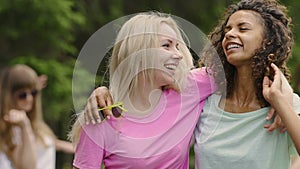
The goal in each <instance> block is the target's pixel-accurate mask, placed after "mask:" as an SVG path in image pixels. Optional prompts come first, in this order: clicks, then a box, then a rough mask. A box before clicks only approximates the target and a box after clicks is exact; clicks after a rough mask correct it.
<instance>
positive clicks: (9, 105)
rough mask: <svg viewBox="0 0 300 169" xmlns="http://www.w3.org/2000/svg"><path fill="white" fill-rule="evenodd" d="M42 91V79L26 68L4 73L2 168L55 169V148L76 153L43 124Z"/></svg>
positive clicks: (0, 117) (0, 92) (1, 94)
mask: <svg viewBox="0 0 300 169" xmlns="http://www.w3.org/2000/svg"><path fill="white" fill-rule="evenodd" d="M40 90H41V84H40V79H39V77H38V76H37V74H36V72H35V71H34V70H33V69H32V68H30V67H28V66H26V65H21V64H18V65H15V66H12V67H10V68H7V69H5V70H3V71H2V72H1V79H0V138H1V139H0V168H5V169H11V168H12V169H27V168H28V169H35V168H37V169H54V168H55V153H56V151H55V150H56V149H57V150H62V151H64V152H68V153H72V152H73V151H74V150H73V148H72V145H71V144H70V143H69V142H66V141H62V140H58V139H57V138H56V137H55V135H54V134H53V132H52V131H51V129H50V128H49V127H48V126H47V124H46V123H45V122H44V120H43V113H42V107H41V91H40Z"/></svg>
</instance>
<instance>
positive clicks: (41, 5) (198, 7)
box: [0, 0, 300, 169]
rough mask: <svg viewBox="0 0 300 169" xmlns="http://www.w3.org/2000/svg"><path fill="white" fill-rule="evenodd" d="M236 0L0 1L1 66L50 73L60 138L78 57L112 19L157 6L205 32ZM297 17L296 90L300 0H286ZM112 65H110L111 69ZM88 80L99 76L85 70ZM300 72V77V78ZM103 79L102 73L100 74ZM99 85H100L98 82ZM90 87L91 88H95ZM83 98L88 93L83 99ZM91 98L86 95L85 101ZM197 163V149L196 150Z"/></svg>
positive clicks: (49, 109) (62, 168) (70, 112)
mask: <svg viewBox="0 0 300 169" xmlns="http://www.w3.org/2000/svg"><path fill="white" fill-rule="evenodd" d="M232 2H236V1H231V0H209V1H208V0H164V1H162V0H151V1H150V0H149V1H142V0H126V1H125V0H0V21H1V24H0V70H1V68H3V67H5V66H9V65H13V64H16V63H23V64H27V65H29V66H31V67H32V68H34V69H35V70H36V71H37V72H38V74H39V75H41V74H45V75H47V76H48V82H47V87H46V88H45V89H44V90H43V111H44V118H45V121H46V122H47V123H48V124H49V125H50V126H51V128H52V129H53V130H54V132H55V134H56V135H57V136H58V137H59V138H60V139H64V140H66V139H67V133H68V131H69V130H70V126H71V124H72V122H73V121H72V119H73V116H74V113H75V111H74V107H73V101H72V75H73V67H74V64H75V61H76V58H77V56H78V54H79V52H80V50H81V48H82V47H83V45H84V43H85V42H86V41H87V40H88V38H89V37H90V36H91V35H92V34H93V33H94V32H96V31H97V30H98V29H99V28H101V27H102V26H103V25H105V24H107V23H108V22H110V21H112V20H114V19H117V18H119V17H122V16H124V15H129V14H133V13H137V12H143V11H149V10H156V11H160V12H164V13H170V14H172V15H176V16H178V17H181V18H184V19H186V20H188V21H189V22H191V23H193V24H194V25H196V26H197V27H199V29H201V30H202V31H203V32H204V33H205V34H208V33H209V32H210V31H211V30H212V28H213V27H214V26H215V25H216V24H217V21H218V19H219V18H220V17H221V14H222V12H224V10H225V8H226V6H228V5H229V4H231V3H232ZM281 3H282V4H284V5H286V6H287V7H288V9H289V14H290V16H291V17H292V19H293V24H294V27H293V32H294V36H295V46H294V48H293V57H292V58H291V59H290V60H289V63H288V64H289V67H290V68H291V71H292V74H293V78H292V85H293V87H294V89H295V91H297V92H299V90H298V89H297V86H298V85H297V84H296V83H297V82H298V81H299V75H298V74H296V72H297V71H298V72H299V66H298V65H299V64H300V57H298V56H300V45H299V44H300V18H299V17H300V15H299V16H298V14H297V12H299V11H300V1H298V0H284V1H283V0H282V1H281ZM105 69H106V68H105ZM80 74H81V75H82V80H81V81H82V88H78V89H76V90H78V91H77V92H79V93H80V92H83V93H84V92H87V91H86V90H90V91H92V89H86V88H85V87H84V82H91V81H93V80H94V79H93V78H94V77H93V76H91V75H90V73H89V72H88V71H87V70H84V69H82V70H81V73H80ZM297 77H298V78H297ZM97 78H98V80H97V81H96V83H97V82H99V81H100V80H101V78H102V77H101V75H99V77H97ZM96 85H99V84H96ZM90 91H88V92H90ZM78 99H79V100H80V99H83V98H78ZM82 102H85V99H83V100H82ZM191 157H192V158H191V162H190V163H191V168H193V153H192V152H191ZM72 159H73V155H68V154H63V153H59V152H58V153H57V165H56V166H57V167H56V168H57V169H69V168H71V163H72Z"/></svg>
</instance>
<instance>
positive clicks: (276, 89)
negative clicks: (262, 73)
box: [263, 64, 300, 154]
mask: <svg viewBox="0 0 300 169" xmlns="http://www.w3.org/2000/svg"><path fill="white" fill-rule="evenodd" d="M271 66H272V68H273V69H274V71H275V75H274V81H273V82H272V81H270V80H269V79H268V78H267V77H265V78H264V81H263V95H264V97H265V99H266V100H267V101H268V102H269V103H270V104H271V105H272V107H273V108H274V109H275V110H276V112H277V113H278V115H279V116H280V117H281V119H282V121H283V123H284V124H285V126H286V128H287V131H288V133H289V135H290V136H291V138H292V140H293V142H294V144H295V146H296V149H297V151H298V154H299V153H300V132H299V129H300V118H299V116H298V113H299V112H295V111H294V109H293V106H292V105H291V103H292V100H291V99H293V90H292V88H291V87H290V85H289V83H288V81H287V80H286V78H285V77H284V75H283V74H282V73H281V71H280V70H279V69H278V67H277V66H276V65H275V64H271Z"/></svg>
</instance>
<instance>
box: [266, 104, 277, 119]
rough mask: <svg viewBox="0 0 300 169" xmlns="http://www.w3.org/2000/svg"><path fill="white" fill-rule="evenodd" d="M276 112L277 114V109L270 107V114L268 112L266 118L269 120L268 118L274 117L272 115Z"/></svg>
mask: <svg viewBox="0 0 300 169" xmlns="http://www.w3.org/2000/svg"><path fill="white" fill-rule="evenodd" d="M274 114H275V109H274V108H273V107H271V108H270V109H269V112H268V114H267V117H266V120H267V121H268V120H270V119H272V117H273V116H274Z"/></svg>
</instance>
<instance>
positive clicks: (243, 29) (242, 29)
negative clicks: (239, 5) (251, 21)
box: [240, 28, 249, 31]
mask: <svg viewBox="0 0 300 169" xmlns="http://www.w3.org/2000/svg"><path fill="white" fill-rule="evenodd" d="M240 30H241V31H245V30H249V29H248V28H240Z"/></svg>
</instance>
